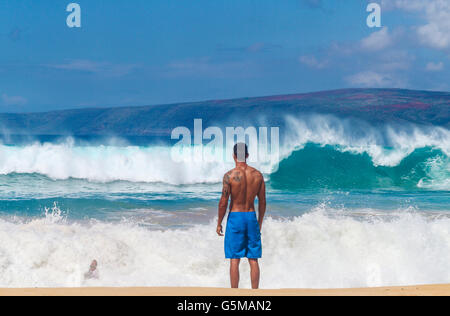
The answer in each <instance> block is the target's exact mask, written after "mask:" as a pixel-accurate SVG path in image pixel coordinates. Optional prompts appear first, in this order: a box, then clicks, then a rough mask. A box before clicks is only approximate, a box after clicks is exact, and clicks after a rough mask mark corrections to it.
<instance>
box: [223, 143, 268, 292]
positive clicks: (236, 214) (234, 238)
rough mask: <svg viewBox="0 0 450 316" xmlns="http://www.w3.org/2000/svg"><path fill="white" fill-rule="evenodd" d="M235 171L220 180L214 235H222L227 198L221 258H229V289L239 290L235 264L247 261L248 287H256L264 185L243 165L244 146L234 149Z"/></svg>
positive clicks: (245, 158)
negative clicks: (220, 192) (249, 278)
mask: <svg viewBox="0 0 450 316" xmlns="http://www.w3.org/2000/svg"><path fill="white" fill-rule="evenodd" d="M233 156H234V161H235V163H236V168H234V169H233V170H231V171H229V172H227V173H226V174H225V176H224V178H223V190H222V198H221V199H220V203H219V221H218V223H217V234H218V235H219V236H223V230H222V221H223V219H224V217H225V214H226V212H227V207H228V199H229V198H230V196H231V204H230V213H229V215H228V221H227V230H226V233H225V257H226V258H227V259H231V262H230V280H231V287H232V288H238V287H239V264H240V261H241V259H242V258H248V262H249V264H250V270H251V272H250V275H251V280H252V288H253V289H257V288H259V264H258V259H259V258H261V255H262V247H261V227H262V223H263V219H264V214H265V213H266V185H265V183H264V178H263V175H262V174H261V172H259V171H258V170H256V169H255V168H252V167H250V166H248V165H247V158H248V148H247V145H246V144H242V143H238V144H236V145H235V146H234V155H233ZM256 197H258V220H257V218H256V212H255V198H256Z"/></svg>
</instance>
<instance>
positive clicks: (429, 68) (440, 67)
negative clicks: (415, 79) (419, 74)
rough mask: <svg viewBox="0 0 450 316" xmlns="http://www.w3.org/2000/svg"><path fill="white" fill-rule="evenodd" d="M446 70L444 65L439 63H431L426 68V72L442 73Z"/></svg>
mask: <svg viewBox="0 0 450 316" xmlns="http://www.w3.org/2000/svg"><path fill="white" fill-rule="evenodd" d="M443 69H444V63H443V62H442V61H441V62H438V63H434V62H429V63H428V64H427V66H426V70H427V71H441V70H443Z"/></svg>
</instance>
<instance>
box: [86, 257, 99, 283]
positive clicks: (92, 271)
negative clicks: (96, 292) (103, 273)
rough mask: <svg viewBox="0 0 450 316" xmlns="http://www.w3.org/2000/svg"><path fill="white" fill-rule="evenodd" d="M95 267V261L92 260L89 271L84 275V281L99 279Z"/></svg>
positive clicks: (96, 264)
mask: <svg viewBox="0 0 450 316" xmlns="http://www.w3.org/2000/svg"><path fill="white" fill-rule="evenodd" d="M97 266H98V262H97V260H93V261H92V263H91V266H90V267H89V271H88V272H86V273H85V274H84V279H85V280H90V279H98V278H99V275H98V270H97Z"/></svg>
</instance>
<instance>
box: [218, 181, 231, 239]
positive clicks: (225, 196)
mask: <svg viewBox="0 0 450 316" xmlns="http://www.w3.org/2000/svg"><path fill="white" fill-rule="evenodd" d="M230 179H231V178H230V174H229V173H227V174H225V176H224V177H223V188H222V197H221V198H220V202H219V219H218V221H217V229H216V232H217V235H219V236H223V229H222V222H223V219H224V217H225V214H226V213H227V208H228V200H229V198H230V194H231V184H230Z"/></svg>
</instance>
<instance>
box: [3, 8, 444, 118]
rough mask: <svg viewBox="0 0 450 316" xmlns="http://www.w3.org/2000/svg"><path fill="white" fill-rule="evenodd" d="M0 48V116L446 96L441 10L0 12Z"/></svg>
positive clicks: (87, 9) (34, 10)
mask: <svg viewBox="0 0 450 316" xmlns="http://www.w3.org/2000/svg"><path fill="white" fill-rule="evenodd" d="M70 2H76V3H78V4H79V5H80V6H81V10H82V12H81V18H82V27H81V28H69V27H67V25H66V18H67V16H68V14H69V13H67V12H66V6H67V5H68V4H69V3H70ZM369 2H377V3H379V4H380V5H381V6H382V28H369V27H368V26H367V24H366V18H367V16H368V14H369V13H367V12H366V7H367V4H368V3H369ZM0 43H1V44H0V48H1V49H0V111H1V112H26V111H47V110H55V109H66V108H84V107H104V106H134V105H149V104H162V103H174V102H187V101H201V100H209V99H224V98H238V97H251V96H265V95H274V94H288V93H301V92H311V91H320V90H330V89H340V88H349V87H375V88H378V87H387V88H409V89H425V90H441V91H449V90H450V86H449V85H450V80H449V79H450V70H449V69H450V1H449V0H429V1H421V0H386V1H382V0H379V1H367V0H133V1H129V0H128V1H126V0H78V1H65V0H46V1H32V0H2V1H1V2H0Z"/></svg>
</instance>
